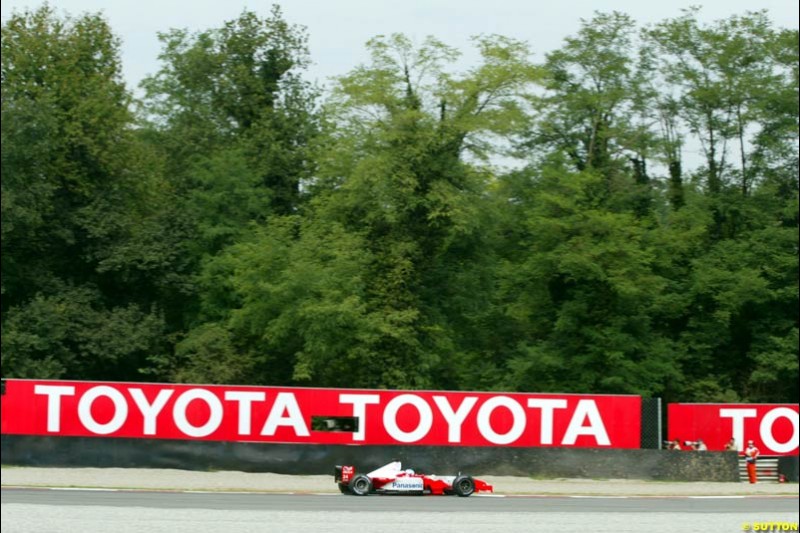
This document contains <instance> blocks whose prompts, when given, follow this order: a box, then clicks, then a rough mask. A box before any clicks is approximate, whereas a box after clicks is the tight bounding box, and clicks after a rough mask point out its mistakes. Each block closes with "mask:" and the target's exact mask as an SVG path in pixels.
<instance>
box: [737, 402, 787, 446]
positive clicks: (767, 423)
mask: <svg viewBox="0 0 800 533" xmlns="http://www.w3.org/2000/svg"><path fill="white" fill-rule="evenodd" d="M778 418H786V419H788V420H789V422H791V424H792V436H791V437H789V440H787V441H786V442H778V441H777V440H775V435H774V434H773V432H772V426H773V424H774V423H775V420H777V419H778ZM798 418H800V415H798V413H797V411H794V410H792V409H789V408H788V407H776V408H775V409H772V410H770V412H768V413H767V414H766V415H764V418H762V419H761V427H760V428H759V432H760V433H761V441H762V442H763V443H764V445H765V446H766V447H767V448H769V449H771V450H772V451H774V452H777V453H788V452H791V451H794V450H796V449H797V439H798V433H800V431H798V426H800V420H798ZM737 442H738V441H737Z"/></svg>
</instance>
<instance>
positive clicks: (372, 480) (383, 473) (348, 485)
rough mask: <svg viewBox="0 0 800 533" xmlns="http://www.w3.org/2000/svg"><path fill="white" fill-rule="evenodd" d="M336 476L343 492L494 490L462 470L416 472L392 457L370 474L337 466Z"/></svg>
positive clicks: (465, 492) (462, 493)
mask: <svg viewBox="0 0 800 533" xmlns="http://www.w3.org/2000/svg"><path fill="white" fill-rule="evenodd" d="M333 478H334V481H335V482H336V484H337V485H338V486H339V490H340V491H342V493H343V494H354V495H356V496H366V495H368V494H440V495H441V494H457V495H458V496H469V495H471V494H472V493H474V492H494V489H493V487H492V486H491V485H489V484H488V483H486V482H485V481H482V480H480V479H474V478H472V477H470V476H465V475H463V474H461V473H459V474H458V475H457V476H437V475H433V474H417V473H416V472H414V471H413V470H411V469H407V470H403V466H402V464H401V463H400V461H393V462H391V463H389V464H387V465H384V466H382V467H380V468H378V469H377V470H373V471H372V472H369V473H368V474H356V469H355V467H354V466H335V467H334V472H333Z"/></svg>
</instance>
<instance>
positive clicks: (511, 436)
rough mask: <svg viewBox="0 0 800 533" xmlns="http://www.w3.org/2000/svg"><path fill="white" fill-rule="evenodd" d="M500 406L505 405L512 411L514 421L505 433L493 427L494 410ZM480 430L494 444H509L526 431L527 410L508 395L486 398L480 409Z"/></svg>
mask: <svg viewBox="0 0 800 533" xmlns="http://www.w3.org/2000/svg"><path fill="white" fill-rule="evenodd" d="M498 407H505V408H506V409H508V410H509V411H510V412H511V417H512V418H513V423H512V424H511V429H509V430H508V432H507V433H505V434H500V433H497V432H496V431H495V430H494V429H493V428H492V423H491V417H492V412H493V411H494V410H495V409H497V408H498ZM478 431H480V432H481V435H483V438H485V439H486V440H488V441H489V442H491V443H493V444H509V443H512V442H514V441H515V440H517V439H518V438H519V437H520V436H521V435H522V433H523V432H524V431H525V411H524V410H523V409H522V406H521V405H520V404H519V403H517V402H516V401H514V400H512V399H511V398H509V397H508V396H495V397H493V398H489V399H488V400H486V401H485V402H484V403H483V405H481V407H480V409H478Z"/></svg>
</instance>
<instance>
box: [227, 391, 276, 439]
mask: <svg viewBox="0 0 800 533" xmlns="http://www.w3.org/2000/svg"><path fill="white" fill-rule="evenodd" d="M225 399H226V400H229V401H232V402H237V403H238V404H239V435H249V434H250V419H251V418H252V410H251V409H250V406H251V405H252V403H253V402H263V401H264V400H266V399H267V395H266V393H264V392H254V391H235V390H229V391H225Z"/></svg>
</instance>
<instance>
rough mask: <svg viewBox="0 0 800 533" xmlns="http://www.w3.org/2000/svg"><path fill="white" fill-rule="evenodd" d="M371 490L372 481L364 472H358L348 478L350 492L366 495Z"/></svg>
mask: <svg viewBox="0 0 800 533" xmlns="http://www.w3.org/2000/svg"><path fill="white" fill-rule="evenodd" d="M371 490H372V481H371V480H370V479H369V478H368V477H367V476H365V475H364V474H358V475H357V476H355V477H354V478H353V479H351V480H350V493H351V494H355V495H356V496H366V495H367V494H369V493H370V491H371Z"/></svg>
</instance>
